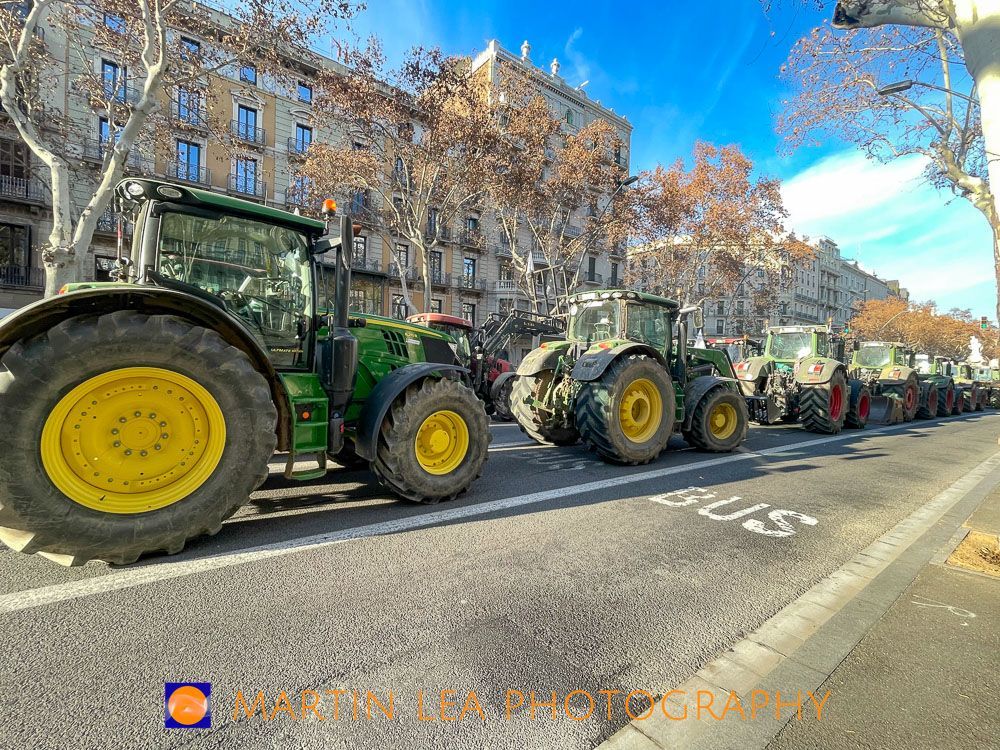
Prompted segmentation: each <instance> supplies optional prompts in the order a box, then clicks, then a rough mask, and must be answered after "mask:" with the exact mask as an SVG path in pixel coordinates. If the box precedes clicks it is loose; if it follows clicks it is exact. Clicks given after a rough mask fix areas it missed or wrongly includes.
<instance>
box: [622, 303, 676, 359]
mask: <svg viewBox="0 0 1000 750" xmlns="http://www.w3.org/2000/svg"><path fill="white" fill-rule="evenodd" d="M625 326H626V331H627V334H626V337H627V338H628V339H629V340H630V341H644V342H646V343H647V344H649V345H650V346H653V347H655V348H656V349H659V350H660V351H665V350H666V347H667V346H668V345H669V343H670V340H671V336H670V317H669V315H668V314H667V311H666V310H664V309H663V308H660V307H656V306H654V305H629V306H628V307H627V308H626V312H625Z"/></svg>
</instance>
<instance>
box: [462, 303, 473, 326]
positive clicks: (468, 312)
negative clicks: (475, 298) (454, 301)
mask: <svg viewBox="0 0 1000 750" xmlns="http://www.w3.org/2000/svg"><path fill="white" fill-rule="evenodd" d="M462 317H463V318H465V320H468V321H470V322H471V323H472V325H475V324H476V305H475V303H473V302H463V303H462Z"/></svg>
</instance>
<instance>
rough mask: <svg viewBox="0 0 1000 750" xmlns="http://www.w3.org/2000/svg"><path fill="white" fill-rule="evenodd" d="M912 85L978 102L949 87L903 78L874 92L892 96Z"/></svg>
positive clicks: (907, 89) (973, 102) (910, 87)
mask: <svg viewBox="0 0 1000 750" xmlns="http://www.w3.org/2000/svg"><path fill="white" fill-rule="evenodd" d="M914 86H923V87H924V88H925V89H934V90H936V91H943V92H944V93H946V94H951V95H952V96H957V97H958V98H959V99H965V101H967V102H970V103H972V104H978V103H979V102H977V101H976V100H975V99H973V98H972V97H970V96H966V95H965V94H960V93H958V92H957V91H952V90H951V89H946V88H945V87H944V86H938V85H937V84H934V83H924V82H923V81H911V80H910V79H905V80H902V81H896V82H894V83H889V84H886V85H885V86H882V87H881V88H878V89H875V93H877V94H878V95H879V96H893V95H897V94H902V93H903V92H904V91H909V90H910V89H912V88H913V87H914Z"/></svg>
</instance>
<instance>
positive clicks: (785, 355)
mask: <svg viewBox="0 0 1000 750" xmlns="http://www.w3.org/2000/svg"><path fill="white" fill-rule="evenodd" d="M844 361H845V359H844V340H843V338H842V337H841V336H839V335H835V334H833V333H831V331H830V329H829V328H828V327H827V326H777V327H771V328H768V329H767V339H766V341H765V343H764V355H763V356H760V357H750V358H749V359H746V360H744V361H742V362H740V363H738V364H737V365H736V377H737V378H738V379H739V381H740V387H741V388H742V390H743V395H744V396H745V397H746V400H747V409H748V411H749V412H750V418H751V419H752V420H753V421H755V422H758V423H760V424H775V423H776V422H794V421H798V422H800V423H801V424H802V426H803V427H805V428H806V429H807V430H809V431H810V432H819V433H824V434H829V435H835V434H837V433H839V432H840V431H841V429H843V428H844V427H845V426H846V427H854V428H858V429H860V428H863V427H864V426H865V424H867V422H868V416H869V412H870V410H871V392H870V391H869V390H868V387H867V386H866V385H865V384H864V383H862V382H861V381H860V380H858V379H856V378H852V377H850V375H849V373H848V370H847V366H846V365H845V364H844Z"/></svg>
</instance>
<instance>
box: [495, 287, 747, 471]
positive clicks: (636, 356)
mask: <svg viewBox="0 0 1000 750" xmlns="http://www.w3.org/2000/svg"><path fill="white" fill-rule="evenodd" d="M568 304H569V321H568V326H567V334H566V339H565V340H564V341H552V342H546V343H544V344H542V345H541V346H540V347H539V348H537V349H535V350H534V351H532V352H531V353H530V354H529V355H528V356H527V357H526V358H525V359H524V361H523V362H521V365H520V366H519V367H518V369H517V379H516V381H515V383H514V388H513V392H512V395H511V407H512V411H513V412H514V417H515V418H516V419H517V421H518V423H519V424H520V425H521V428H522V429H523V430H524V431H525V432H526V433H527V434H528V435H530V436H531V437H532V438H534V439H535V440H537V441H538V442H540V443H552V444H556V445H572V444H574V443H576V442H577V441H579V440H580V439H583V441H584V442H585V443H587V445H589V446H590V447H591V448H592V449H593V450H595V451H596V452H597V454H598V456H600V457H601V458H602V459H604V460H605V461H608V462H611V463H617V464H643V463H647V462H649V461H652V460H653V459H655V458H656V457H657V456H659V455H660V453H661V452H662V451H663V450H664V449H665V448H666V447H667V442H668V441H669V440H670V437H671V436H672V435H674V434H676V433H679V434H681V435H682V436H683V437H684V439H685V440H686V441H687V442H688V444H690V445H692V446H694V447H696V448H699V449H701V450H707V451H731V450H734V449H735V448H736V447H737V446H739V445H740V444H741V443H742V442H743V441H744V440H745V439H746V433H747V413H746V407H745V406H744V403H743V399H742V397H741V396H740V392H739V387H738V384H737V382H736V380H735V378H734V377H733V370H732V365H731V363H730V361H729V357H728V356H727V355H726V353H725V352H724V351H715V350H709V349H695V348H692V347H689V346H688V343H687V335H688V332H687V329H688V317H689V316H690V315H691V314H692V313H697V314H700V310H698V308H687V309H684V310H681V309H680V307H679V305H678V304H677V303H676V302H674V301H672V300H669V299H665V298H663V297H657V296H654V295H651V294H642V293H639V292H633V291H625V290H619V289H609V290H604V291H594V292H586V293H582V294H577V295H574V296H573V297H571V298H570V299H569V302H568Z"/></svg>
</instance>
